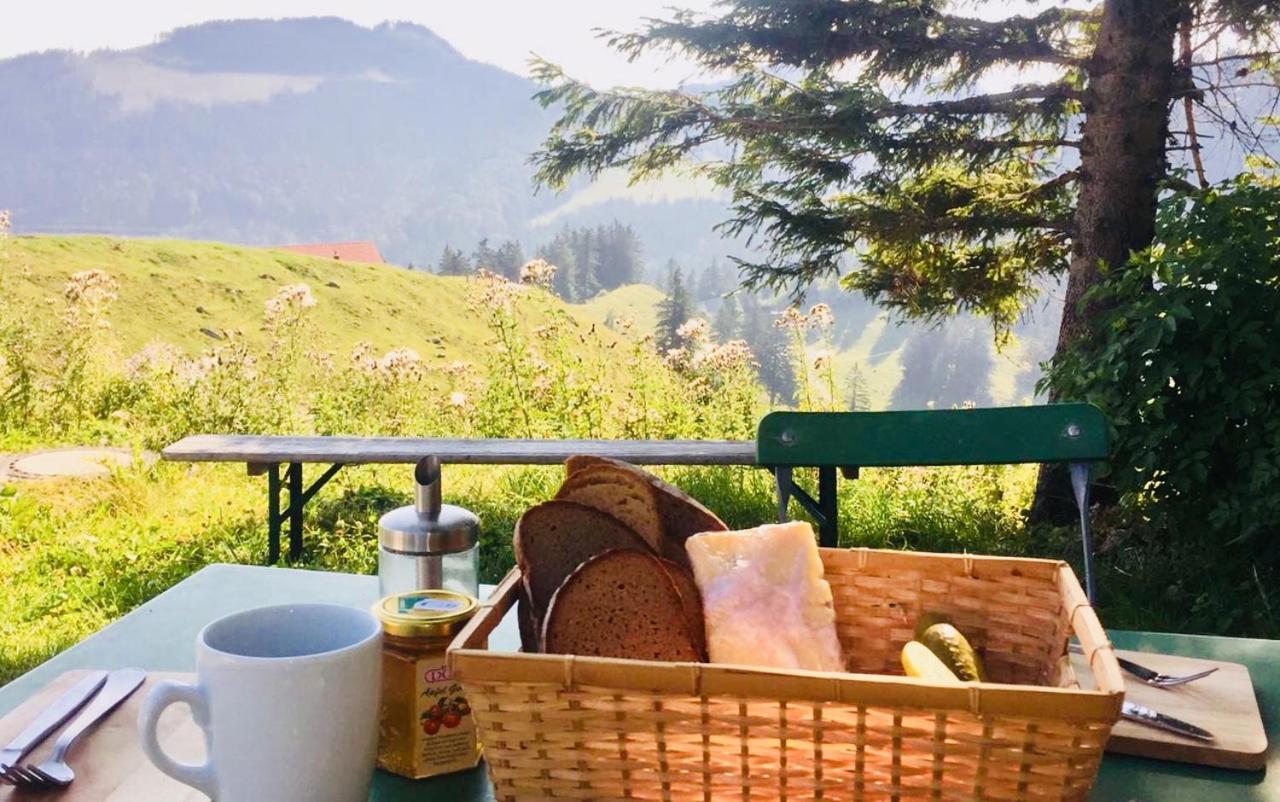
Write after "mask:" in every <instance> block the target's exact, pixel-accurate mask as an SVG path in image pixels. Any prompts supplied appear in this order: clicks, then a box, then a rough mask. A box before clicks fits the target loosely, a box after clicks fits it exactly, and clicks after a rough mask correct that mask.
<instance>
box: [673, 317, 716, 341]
mask: <svg viewBox="0 0 1280 802" xmlns="http://www.w3.org/2000/svg"><path fill="white" fill-rule="evenodd" d="M710 333H711V325H710V324H709V323H707V321H705V320H703V319H702V318H700V317H695V318H690V319H689V320H686V321H685V322H684V323H683V324H682V325H681V326H680V328H678V329H676V336H677V337H679V338H680V339H681V340H682V341H684V342H687V343H690V344H691V345H698V344H701V343H704V342H706V341H707V340H708V339H709V337H710Z"/></svg>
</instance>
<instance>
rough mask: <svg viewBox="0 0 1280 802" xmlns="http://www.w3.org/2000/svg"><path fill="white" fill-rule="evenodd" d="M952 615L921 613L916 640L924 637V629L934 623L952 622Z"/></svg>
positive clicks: (917, 624) (917, 623)
mask: <svg viewBox="0 0 1280 802" xmlns="http://www.w3.org/2000/svg"><path fill="white" fill-rule="evenodd" d="M950 623H951V617H950V616H948V615H947V614H946V613H921V615H920V620H919V621H917V622H916V640H920V639H921V638H923V637H924V631H925V630H926V629H928V628H929V627H931V626H933V625H934V624H950Z"/></svg>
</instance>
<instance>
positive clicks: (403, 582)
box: [378, 544, 480, 597]
mask: <svg viewBox="0 0 1280 802" xmlns="http://www.w3.org/2000/svg"><path fill="white" fill-rule="evenodd" d="M378 585H379V587H380V589H381V593H380V595H381V596H383V597H385V596H393V595H395V594H398V593H410V592H412V591H415V590H427V589H444V590H452V591H454V592H457V593H465V594H467V595H468V596H479V595H480V546H479V544H477V545H475V546H472V547H470V548H468V549H464V550H462V551H456V552H451V553H446V554H412V553H406V552H401V551H395V550H393V549H390V548H388V547H387V546H380V547H379V548H378Z"/></svg>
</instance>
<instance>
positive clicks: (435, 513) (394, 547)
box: [378, 457, 480, 556]
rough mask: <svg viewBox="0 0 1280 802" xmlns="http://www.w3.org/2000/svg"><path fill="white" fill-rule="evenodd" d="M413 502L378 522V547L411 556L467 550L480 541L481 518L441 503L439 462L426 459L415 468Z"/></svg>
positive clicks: (429, 458)
mask: <svg viewBox="0 0 1280 802" xmlns="http://www.w3.org/2000/svg"><path fill="white" fill-rule="evenodd" d="M414 479H415V480H416V484H417V487H416V493H415V502H414V503H413V504H410V505H407V506H404V507H398V508H396V509H394V510H392V511H391V512H389V513H387V514H386V515H383V516H382V518H381V519H379V521H378V544H379V545H380V546H381V547H382V548H384V549H387V550H389V551H394V552H399V553H401V554H412V555H437V556H438V555H444V554H455V553H457V552H460V551H466V550H468V549H470V548H472V547H474V546H475V545H476V544H477V543H479V542H480V519H479V518H477V517H476V515H475V514H474V513H473V512H471V511H470V510H467V509H463V508H462V507H458V506H456V505H453V504H442V503H441V501H440V460H439V459H438V458H436V457H426V458H424V459H422V460H421V461H419V462H418V466H417V468H415V469H414Z"/></svg>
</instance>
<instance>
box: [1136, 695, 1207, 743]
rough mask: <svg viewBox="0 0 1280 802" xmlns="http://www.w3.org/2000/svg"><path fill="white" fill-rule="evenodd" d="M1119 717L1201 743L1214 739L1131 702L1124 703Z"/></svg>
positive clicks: (1167, 716)
mask: <svg viewBox="0 0 1280 802" xmlns="http://www.w3.org/2000/svg"><path fill="white" fill-rule="evenodd" d="M1120 715H1121V717H1123V718H1125V719H1127V720H1129V721H1132V722H1135V723H1138V724H1142V725H1145V726H1147V727H1154V728H1155V729H1157V730H1164V731H1165V732H1172V733H1174V734H1175V735H1181V736H1184V737H1186V738H1195V739H1197V740H1201V741H1212V740H1213V739H1214V737H1213V733H1211V732H1209V731H1208V730H1206V729H1203V728H1201V727H1197V726H1196V725H1194V724H1191V723H1189V722H1186V721H1183V720H1182V719H1180V718H1174V717H1173V716H1169V715H1166V714H1164V713H1161V712H1159V711H1157V710H1152V709H1151V708H1149V707H1143V706H1142V705H1139V704H1134V703H1133V702H1125V703H1124V706H1123V707H1121V708H1120Z"/></svg>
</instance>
